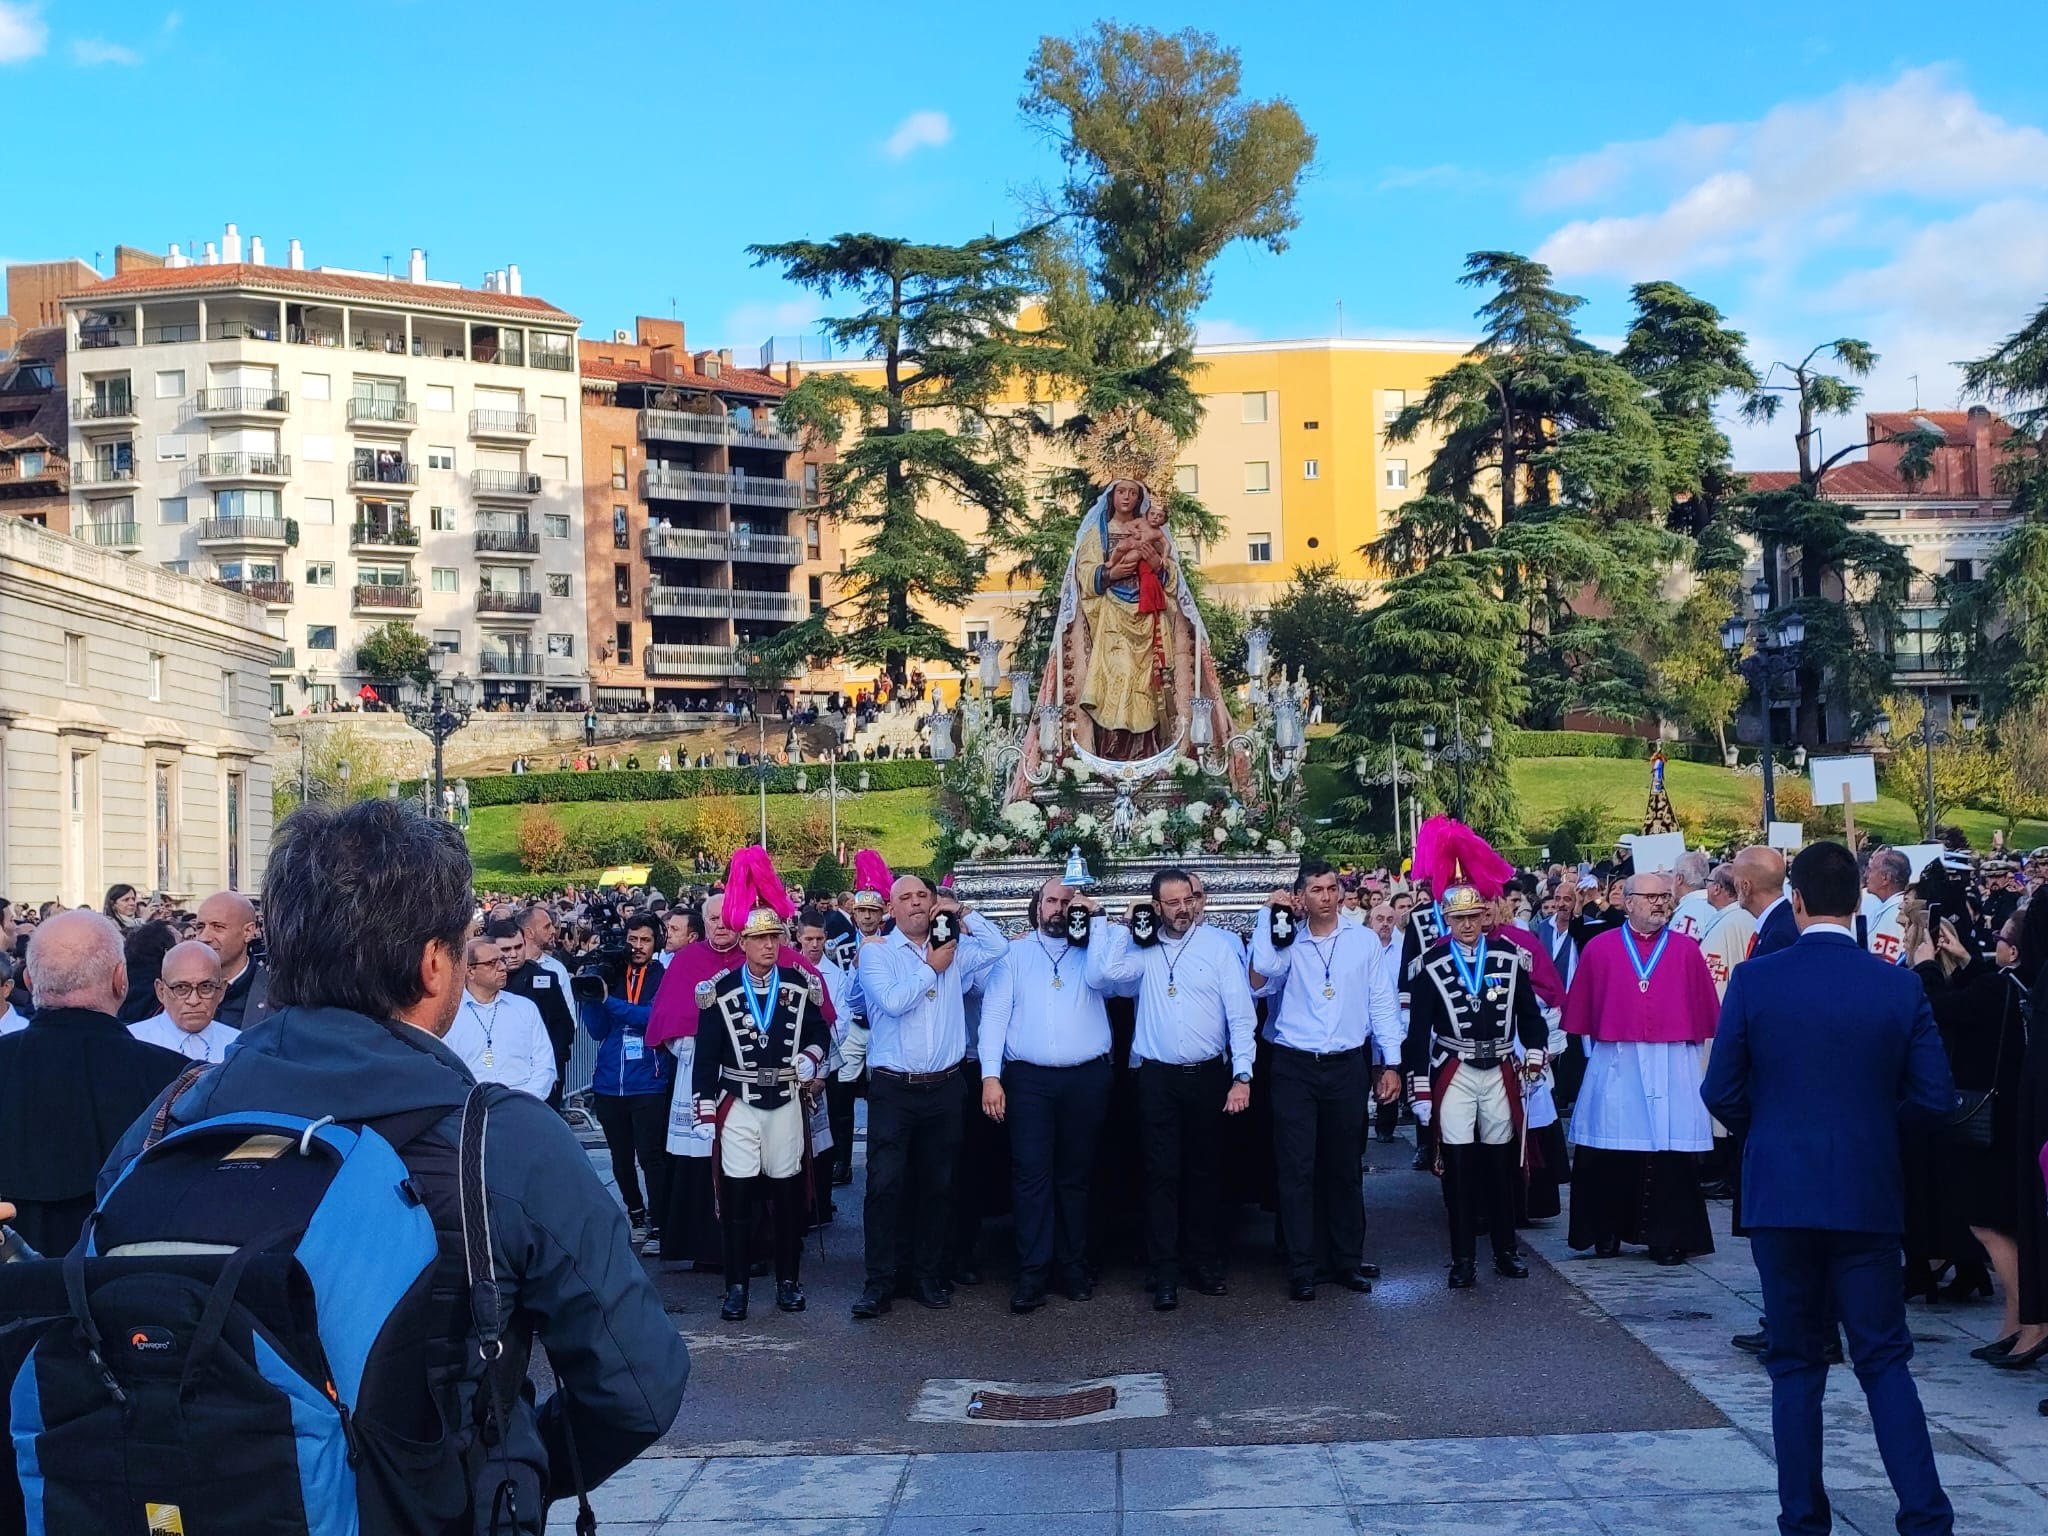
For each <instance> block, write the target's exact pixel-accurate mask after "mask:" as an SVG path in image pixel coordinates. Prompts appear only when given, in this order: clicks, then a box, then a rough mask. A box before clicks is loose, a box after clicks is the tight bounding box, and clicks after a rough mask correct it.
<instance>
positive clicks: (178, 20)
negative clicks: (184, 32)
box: [164, 11, 185, 36]
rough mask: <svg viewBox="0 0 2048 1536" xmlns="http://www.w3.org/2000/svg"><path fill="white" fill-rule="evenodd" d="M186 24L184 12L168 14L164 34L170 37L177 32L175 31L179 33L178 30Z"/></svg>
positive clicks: (165, 19) (165, 18)
mask: <svg viewBox="0 0 2048 1536" xmlns="http://www.w3.org/2000/svg"><path fill="white" fill-rule="evenodd" d="M184 24H185V17H184V14H183V13H182V12H179V11H172V12H170V13H168V14H167V15H166V16H165V17H164V33H165V35H167V36H168V35H169V34H170V33H172V32H175V31H177V30H178V28H179V27H181V26H183V25H184Z"/></svg>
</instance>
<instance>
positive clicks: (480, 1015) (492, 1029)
mask: <svg viewBox="0 0 2048 1536" xmlns="http://www.w3.org/2000/svg"><path fill="white" fill-rule="evenodd" d="M469 1006H470V1009H471V1011H473V1012H474V1013H475V1014H476V1021H477V1024H478V1025H479V1026H480V1027H481V1028H482V1029H483V1032H484V1051H485V1053H486V1054H488V1053H489V1052H490V1050H491V1047H492V1043H493V1042H494V1041H495V1040H496V1038H497V1034H498V1010H499V1009H500V1008H502V1007H504V1006H505V997H504V994H503V993H500V994H499V995H498V999H497V1001H496V1002H494V1003H492V1004H491V1016H490V1017H489V1018H488V1019H486V1018H485V1017H484V1010H483V1005H482V1004H481V1003H479V1002H478V1001H477V1000H476V999H475V998H473V997H472V998H471V999H470V1000H469Z"/></svg>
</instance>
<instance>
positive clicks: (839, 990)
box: [796, 907, 860, 1221]
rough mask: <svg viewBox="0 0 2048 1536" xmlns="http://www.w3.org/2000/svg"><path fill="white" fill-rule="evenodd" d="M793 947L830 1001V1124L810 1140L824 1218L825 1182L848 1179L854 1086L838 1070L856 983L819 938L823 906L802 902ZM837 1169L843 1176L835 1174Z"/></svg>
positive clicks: (828, 1204) (828, 1203)
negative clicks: (826, 1175) (821, 1176)
mask: <svg viewBox="0 0 2048 1536" xmlns="http://www.w3.org/2000/svg"><path fill="white" fill-rule="evenodd" d="M796 948H797V953H798V954H800V955H802V956H803V957H804V958H805V959H806V960H808V961H810V962H811V964H812V965H813V966H814V967H815V968H816V969H817V972H818V979H819V980H820V981H822V982H823V983H824V984H825V996H826V998H827V999H828V1000H829V1001H830V1002H831V1004H832V1049H831V1051H830V1053H829V1054H828V1055H827V1056H826V1057H825V1113H826V1124H827V1126H828V1127H829V1128H830V1129H829V1133H828V1136H827V1139H826V1141H825V1143H824V1144H823V1145H822V1146H821V1145H817V1144H815V1138H814V1144H813V1146H812V1151H813V1152H814V1153H815V1154H816V1155H817V1156H818V1158H819V1161H820V1162H822V1163H823V1165H824V1166H825V1167H827V1168H829V1169H831V1170H832V1181H831V1186H827V1187H826V1188H823V1189H820V1190H819V1191H818V1204H819V1206H820V1208H821V1210H820V1214H821V1215H822V1216H823V1217H824V1218H825V1219H826V1220H828V1221H829V1220H831V1218H832V1217H833V1216H834V1215H835V1214H836V1212H835V1211H834V1210H833V1207H832V1196H831V1193H830V1190H831V1187H832V1186H837V1185H844V1184H851V1183H852V1182H853V1100H854V1087H853V1084H852V1083H842V1082H841V1081H840V1080H839V1075H840V1072H841V1070H842V1069H843V1068H844V1066H845V1050H846V1041H847V1038H848V1036H849V1035H850V1034H851V1033H852V1030H853V1014H854V1010H855V1008H856V1007H857V1006H858V1005H859V997H860V983H859V982H858V981H856V980H855V979H854V976H853V973H852V972H851V971H849V970H847V969H846V967H845V966H843V965H841V964H840V963H839V962H838V961H837V960H835V959H833V958H832V950H831V947H830V946H829V945H828V944H827V943H826V941H825V910H824V908H822V907H806V908H804V910H803V914H802V915H801V916H800V917H799V918H798V919H797V929H796ZM813 1123H814V1124H815V1119H814V1122H813ZM842 1172H843V1173H844V1174H845V1177H844V1178H842V1177H840V1175H841V1173H842Z"/></svg>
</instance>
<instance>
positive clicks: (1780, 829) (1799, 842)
mask: <svg viewBox="0 0 2048 1536" xmlns="http://www.w3.org/2000/svg"><path fill="white" fill-rule="evenodd" d="M1770 831H1771V835H1770V836H1769V837H1767V838H1765V839H1764V841H1765V842H1767V843H1769V844H1770V845H1771V847H1773V848H1776V849H1778V850H1779V851H1780V852H1781V853H1797V852H1798V851H1799V850H1800V849H1802V848H1804V847H1805V846H1806V823H1805V822H1803V821H1774V822H1772V823H1771V829H1770Z"/></svg>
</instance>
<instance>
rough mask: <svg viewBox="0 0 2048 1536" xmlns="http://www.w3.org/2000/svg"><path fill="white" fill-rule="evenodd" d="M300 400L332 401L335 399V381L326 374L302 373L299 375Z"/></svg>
mask: <svg viewBox="0 0 2048 1536" xmlns="http://www.w3.org/2000/svg"><path fill="white" fill-rule="evenodd" d="M299 398H300V399H301V400H331V399H333V398H334V380H333V379H332V378H331V377H329V376H328V375H327V374H324V373H302V374H300V375H299Z"/></svg>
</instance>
